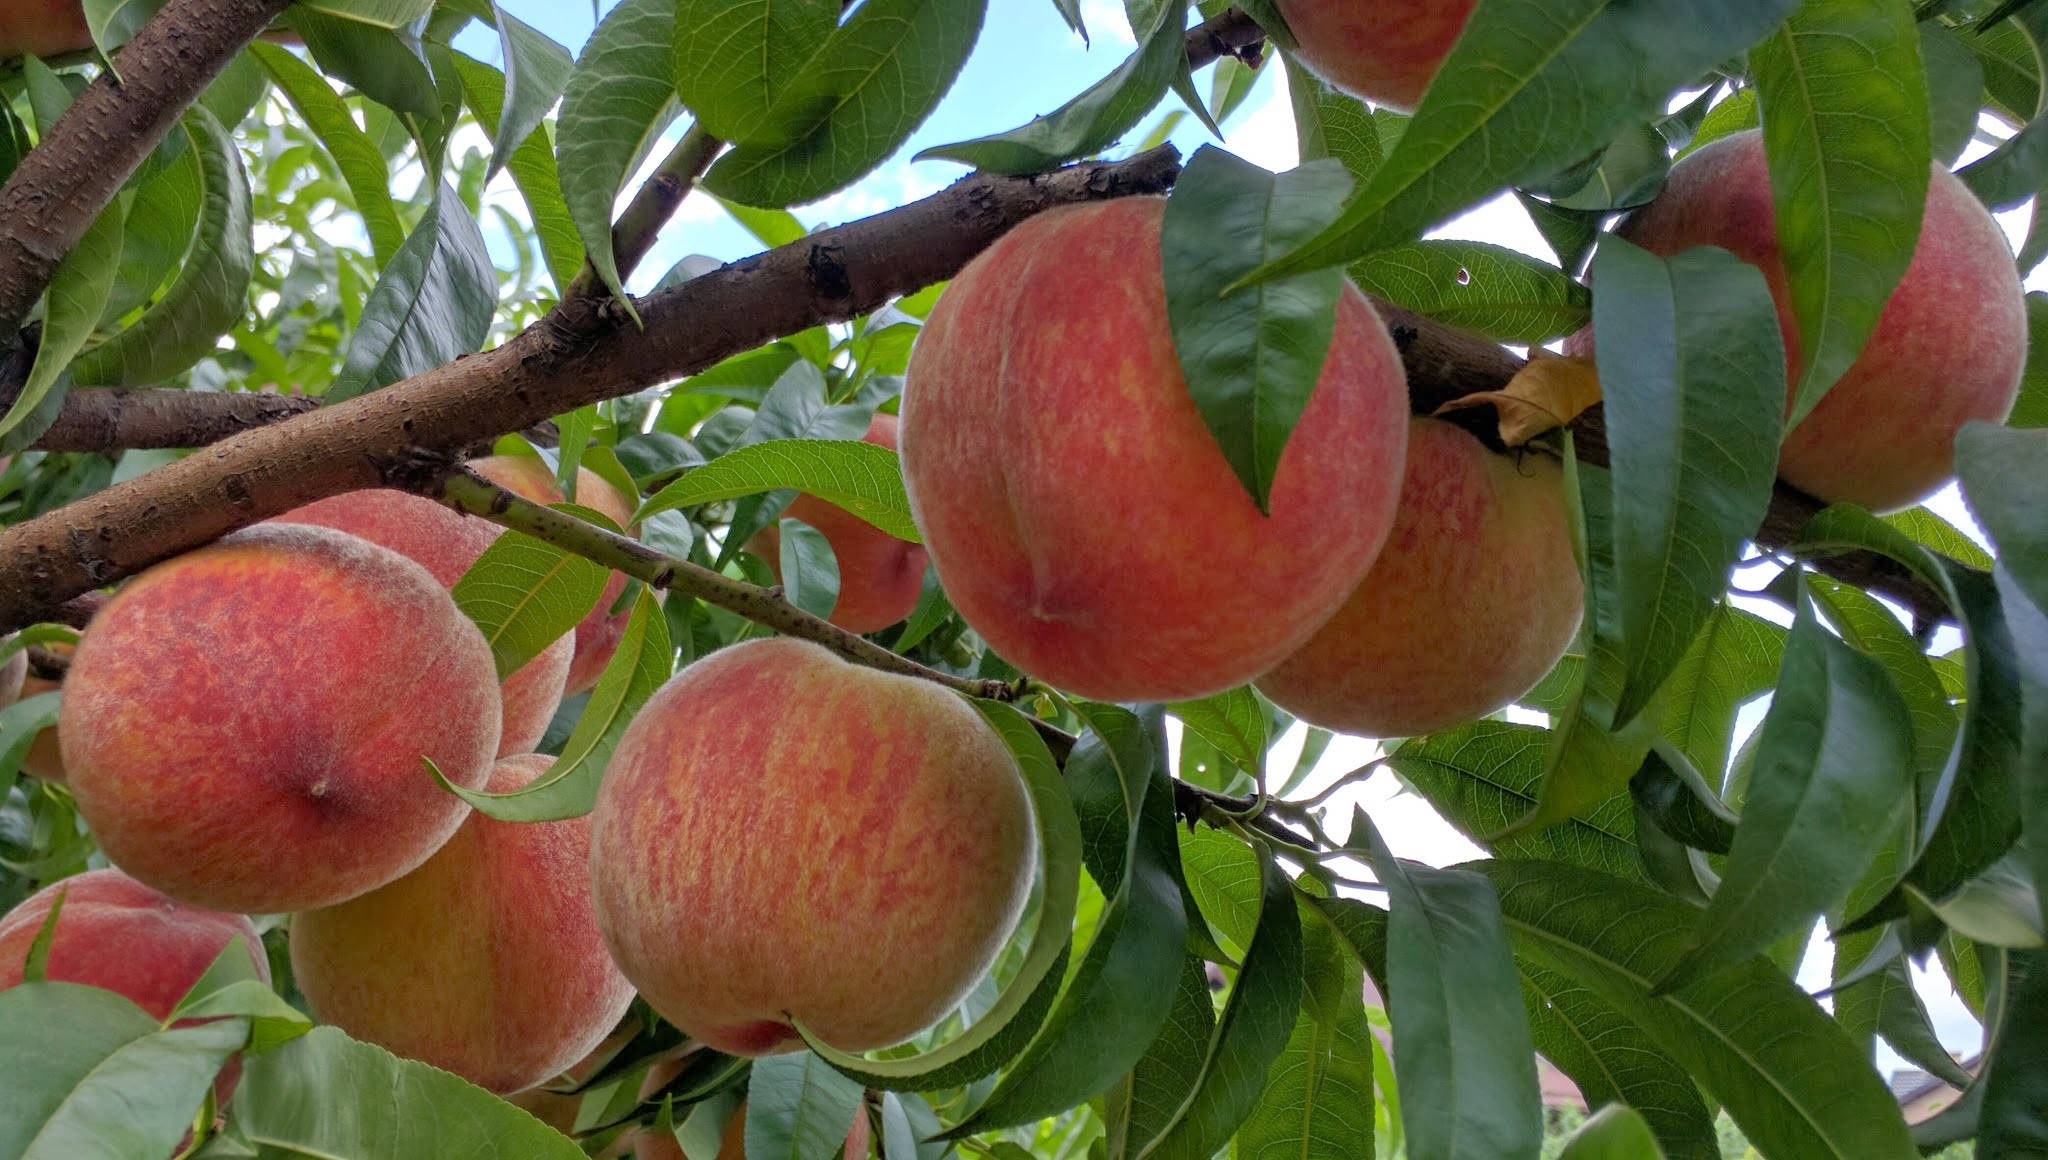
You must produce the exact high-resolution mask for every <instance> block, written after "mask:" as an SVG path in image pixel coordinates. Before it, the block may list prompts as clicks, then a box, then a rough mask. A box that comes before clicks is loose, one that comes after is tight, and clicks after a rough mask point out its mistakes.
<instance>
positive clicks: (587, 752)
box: [443, 588, 680, 822]
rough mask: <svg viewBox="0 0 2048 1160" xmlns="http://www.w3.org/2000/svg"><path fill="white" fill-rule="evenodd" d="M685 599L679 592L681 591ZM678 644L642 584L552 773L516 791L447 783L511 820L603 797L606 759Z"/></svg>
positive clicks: (577, 809) (571, 814)
mask: <svg viewBox="0 0 2048 1160" xmlns="http://www.w3.org/2000/svg"><path fill="white" fill-rule="evenodd" d="M678 599H680V598H678ZM674 658H675V649H674V647H673V646H672V645H671V644H670V643H669V635H668V622H667V620H666V619H665V618H664V617H663V616H662V613H661V605H660V604H659V602H657V601H656V600H655V599H654V594H653V592H652V591H650V590H648V589H646V588H642V589H641V590H640V594H639V595H638V596H636V597H635V598H634V600H633V614H632V616H631V617H629V618H628V619H627V621H626V631H625V633H624V634H623V635H621V636H620V637H619V647H618V651H617V652H615V653H613V654H612V659H611V661H610V663H608V664H606V665H605V668H604V675H603V676H601V677H599V678H598V681H597V688H595V689H593V690H592V691H591V693H590V700H589V701H588V702H586V703H585V704H584V706H583V715H582V716H581V717H578V718H577V719H576V728H575V729H574V730H572V731H571V732H570V733H569V740H568V741H567V742H565V743H564V744H563V746H562V753H561V756H560V757H558V758H557V759H556V760H555V763H554V765H552V766H550V767H548V770H547V772H545V773H543V774H541V775H540V776H539V777H537V778H534V779H533V780H532V781H531V782H528V783H527V784H526V785H523V786H521V787H519V788H518V789H516V790H513V791H512V792H511V793H502V794H494V793H485V792H483V791H481V790H473V789H465V788H463V787H461V786H457V785H454V784H452V783H449V782H443V788H445V789H448V790H451V791H453V792H454V793H455V794H456V795H457V796H458V797H460V798H462V799H463V800H464V801H466V802H468V803H469V804H470V805H472V806H475V807H476V808H477V810H478V811H480V812H481V813H483V814H485V815H487V816H489V817H493V818H497V819H499V820H501V821H507V822H552V821H558V820H560V819H562V818H580V817H582V816H583V815H584V814H587V813H589V812H590V811H591V809H592V808H593V807H594V806H596V804H597V787H598V782H599V780H600V779H601V778H602V777H603V776H604V769H605V763H606V762H608V761H610V760H611V756H612V751H613V750H614V749H616V748H618V744H619V738H620V737H621V736H623V735H624V734H625V732H626V726H628V725H630V724H632V721H633V717H634V715H635V714H637V713H639V712H640V707H641V706H642V705H645V704H646V703H647V698H649V697H651V696H653V695H654V691H655V690H656V689H659V688H661V686H662V685H663V684H665V683H666V682H667V681H668V679H669V676H670V675H671V673H672V672H673V666H674Z"/></svg>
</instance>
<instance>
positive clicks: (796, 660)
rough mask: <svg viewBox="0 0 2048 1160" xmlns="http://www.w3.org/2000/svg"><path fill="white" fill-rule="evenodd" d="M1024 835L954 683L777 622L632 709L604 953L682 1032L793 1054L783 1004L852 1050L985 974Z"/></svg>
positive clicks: (1014, 789)
mask: <svg viewBox="0 0 2048 1160" xmlns="http://www.w3.org/2000/svg"><path fill="white" fill-rule="evenodd" d="M763 706H770V707H779V708H774V709H772V711H769V712H763V711H762V707H763ZM1036 838H1037V834H1036V830H1035V828H1034V826H1033V822H1032V811H1031V804H1030V800H1029V798H1028V796H1027V794H1026V791H1025V788H1024V783H1023V779H1022V777H1021V776H1020V775H1019V773H1018V771H1017V766H1016V763H1015V762H1014V761H1013V760H1012V758H1011V757H1010V753H1009V750H1008V748H1007V747H1006V746H1005V745H1004V744H1003V742H1002V740H1001V739H1000V738H999V737H998V736H997V735H996V733H995V731H994V730H992V729H990V728H989V726H988V724H987V723H986V722H985V721H983V720H982V718H981V715H980V714H979V713H977V712H976V711H975V710H974V709H973V708H972V707H971V706H970V705H968V704H967V703H966V702H965V701H964V700H962V699H961V698H959V697H958V696H956V695H955V694H953V693H951V692H948V691H947V690H945V689H943V688H940V687H939V686H937V685H934V684H930V683H928V682H925V681H920V680H917V679H915V678H911V677H900V676H896V675H893V674H889V673H882V672H878V671H875V670H873V669H865V668H859V667H856V666H854V665H850V664H848V663H846V662H845V661H842V660H840V659H839V658H838V657H837V656H835V655H833V654H832V653H830V652H827V651H826V650H825V649H823V648H821V647H819V646H817V645H814V644H809V643H806V642H803V641H798V640H792V639H788V638H780V637H778V638H769V639H760V640H752V641H747V642H745V643H742V644H736V645H732V646H730V647H728V648H725V649H721V650H719V651H718V652H715V653H713V654H711V655H710V656H708V657H706V658H704V659H703V660H700V661H698V662H696V663H695V664H692V665H690V666H689V667H687V668H685V669H684V670H683V671H682V672H681V673H679V674H677V675H676V676H675V677H674V678H673V679H671V680H670V681H669V683H668V684H666V685H664V686H663V687H662V688H661V689H660V690H659V691H657V692H656V693H655V695H654V696H653V697H652V698H651V699H650V700H649V701H648V703H647V705H646V706H645V707H644V708H643V709H641V711H640V714H639V716H637V717H635V718H634V719H633V723H632V725H631V726H629V727H628V728H627V730H626V732H625V735H624V736H623V737H621V738H620V740H619V745H618V748H617V749H616V750H615V751H614V752H613V754H612V759H611V764H610V765H609V767H608V768H607V769H606V771H605V779H604V785H603V787H602V788H601V789H600V790H599V791H598V799H597V809H596V811H595V812H594V813H593V814H592V825H591V846H590V869H591V878H592V881H593V883H594V884H595V891H596V896H597V915H598V925H599V927H600V928H601V929H602V930H603V931H604V935H605V941H606V943H607V944H609V945H610V947H611V949H612V956H613V958H614V959H616V960H617V961H618V964H619V967H620V968H621V969H622V970H624V971H625V973H626V977H627V978H628V979H631V980H632V981H633V984H634V985H635V986H636V987H638V988H639V990H640V994H641V995H642V996H644V997H645V998H646V999H647V1001H648V1002H649V1003H650V1004H652V1005H653V1007H654V1009H655V1010H656V1011H658V1012H660V1013H661V1015H662V1016H663V1017H664V1018H666V1019H668V1020H669V1021H670V1022H671V1023H674V1024H675V1025H676V1026H677V1027H679V1028H681V1029H682V1030H683V1031H684V1032H685V1033H686V1034H688V1035H691V1036H693V1037H695V1038H697V1039H699V1040H701V1041H702V1042H704V1043H706V1044H708V1045H709V1046H711V1047H713V1048H716V1049H717V1050H720V1051H725V1052H729V1053H733V1054H738V1055H766V1054H769V1053H771V1052H779V1051H793V1050H797V1049H799V1048H800V1047H801V1046H802V1041H801V1040H800V1039H798V1038H797V1036H796V1033H795V1030H794V1028H793V1027H792V1026H791V1024H790V1019H791V1017H792V1016H793V1017H794V1018H796V1019H798V1020H801V1021H803V1022H804V1023H805V1024H806V1025H807V1026H809V1027H810V1028H811V1029H812V1030H813V1031H814V1032H815V1033H816V1034H817V1035H818V1036H819V1037H820V1038H821V1039H823V1040H824V1041H825V1042H827V1043H830V1044H832V1045H833V1046H835V1047H838V1048H841V1049H843V1050H847V1051H865V1050H869V1049H871V1048H879V1047H886V1046H889V1045H891V1044H895V1043H901V1042H903V1041H904V1040H906V1039H909V1038H910V1037H911V1036H913V1035H916V1034H917V1033H918V1032H920V1031H922V1030H924V1029H925V1028H927V1027H929V1026H931V1025H932V1024H933V1023H935V1022H937V1021H938V1020H939V1018H940V1017H942V1016H943V1015H945V1014H946V1012H948V1011H950V1010H952V1009H953V1008H954V1007H955V1006H956V1005H957V1004H958V1003H959V1002H960V1000H961V998H962V997H963V996H965V995H966V994H967V992H968V991H969V990H971V989H972V988H973V986H974V984H975V982H976V981H977V980H979V979H980V978H981V976H982V975H983V973H985V972H986V971H987V970H988V968H989V965H990V963H992V962H993V961H994V959H995V955H996V952H997V951H998V950H999V949H1000V948H1001V946H1002V944H1003V941H1004V940H1005V939H1006V938H1008V937H1009V935H1010V932H1011V930H1012V928H1013V927H1014V926H1015V925H1016V923H1017V919H1018V916H1019V914H1020V912H1021V911H1022V909H1023V906H1024V900H1025V897H1026V895H1027V894H1028V893H1029V891H1030V888H1031V882H1032V878H1033V876H1034V871H1035V866H1036V861H1037V841H1036ZM707 852H710V853H715V854H716V856H715V857H711V856H707Z"/></svg>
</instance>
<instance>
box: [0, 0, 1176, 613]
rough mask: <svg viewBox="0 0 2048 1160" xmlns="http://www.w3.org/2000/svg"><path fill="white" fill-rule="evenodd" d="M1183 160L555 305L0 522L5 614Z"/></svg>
mask: <svg viewBox="0 0 2048 1160" xmlns="http://www.w3.org/2000/svg"><path fill="white" fill-rule="evenodd" d="M206 2H213V0H206ZM1179 173H1180V163H1179V157H1178V154H1177V153H1176V152H1175V151H1174V150H1173V149H1172V148H1171V147H1163V148H1161V149H1155V150H1152V151H1149V152H1146V153H1142V154H1139V155H1138V156H1136V157H1133V158H1130V159H1128V160H1125V161H1119V162H1090V163H1086V164H1081V165H1074V166H1069V167H1067V168H1065V169H1061V170H1058V171H1056V172H1054V173H1050V174H1044V175H1040V176H1035V177H993V176H988V175H982V174H976V175H973V176H969V177H966V178H963V179H962V180H960V181H959V182H956V183H955V184H954V185H952V186H951V187H949V188H948V189H946V190H944V191H942V192H940V193H937V194H934V195H932V196H931V197H928V198H925V199H923V200H921V201H917V202H912V203H911V204H909V205H906V206H902V207H900V208H897V209H894V210H890V211H888V212H886V213H882V214H878V215H876V216H874V217H871V218H866V219H863V220H861V221H857V222H852V223H849V224H847V225H843V226H839V227H836V228H833V229H829V230H823V231H820V232H819V233H816V234H813V235H811V236H809V237H806V238H804V239H802V240H800V241H797V242H793V243H791V244H790V245H787V246H781V247H778V248H776V249H773V250H770V251H768V252H767V253H764V254H759V255H756V256H754V257H752V258H748V259H745V260H742V261H739V262H735V263H733V264H731V265H729V266H726V267H724V268H722V269H719V270H715V271H713V272H711V273H709V274H706V275H704V276H702V277H700V278H694V279H692V280H690V281H689V282H686V283H684V284H682V285H680V286H676V287H674V288H672V289H669V290H665V291H662V292H660V293H658V294H654V295H651V296H649V297H648V298H646V299H644V300H642V302H641V304H640V306H641V311H640V313H641V318H642V319H643V321H644V323H645V329H644V330H642V329H639V328H636V327H635V326H633V324H632V322H631V321H630V320H629V319H627V318H626V317H625V312H624V310H623V308H622V307H620V306H619V304H617V303H615V302H610V301H585V302H580V303H574V302H570V303H564V304H563V306H562V307H561V308H560V309H559V310H558V311H557V312H556V313H555V314H551V315H550V316H549V317H547V318H546V319H543V320H542V321H541V322H539V323H536V324H535V325H534V326H532V327H530V328H528V329H527V330H526V331H525V332H524V333H522V334H520V335H518V336H517V337H515V338H513V339H512V340H511V341H510V342H508V343H506V344H505V345H504V346H501V347H498V348H497V349H495V350H491V351H487V352H485V353H483V354H478V355H474V356H471V357H469V358H464V359H458V360H456V361H455V362H453V363H449V364H448V365H446V366H442V367H437V368H435V369H433V370H431V371H427V372H426V373H424V374H420V375H416V376H414V377H412V378H410V379H407V380H405V381H403V382H399V383H396V384H393V385H392V386H389V387H386V388H385V389H383V390H380V391H372V392H370V393H368V394H365V395H359V396H357V397H356V398H353V399H349V400H347V401H345V402H341V403H336V404H333V405H331V406H326V407H321V408H319V409H317V410H314V411H310V412H308V413H306V414H303V415H297V416H294V417H292V418H290V419H287V420H285V421H283V422H281V423H276V424H273V425H271V426H268V427H261V428H257V429H255V430H252V431H246V432H243V433H241V434H239V435H235V436H233V437H231V438H229V439H227V440H225V441H223V442H220V443H216V444H214V445H213V446H211V447H208V448H207V449H206V450H205V451H202V452H200V453H199V454H196V455H191V456H188V457H186V458H184V459H181V460H179V461H178V462H176V463H172V464H169V465H166V466H164V467H162V468H159V469H157V470H156V471H152V472H149V473H148V474H146V475H142V476H140V477H137V478H136V479H132V480H129V481H127V482H125V483H120V484H116V485H114V486H113V487H110V488H107V489H106V490H104V491H101V492H98V493H96V494H94V495H91V496H87V497H86V498H84V499H82V500H79V501H78V502H76V503H73V504H70V505H67V506H65V507H63V508H59V509H57V510H56V511H53V512H48V513H45V514H44V515H41V516H38V517H37V518H35V519H33V520H29V521H27V522H24V523H20V524H16V525H14V526H12V527H9V528H6V529H5V530H4V531H0V628H13V627H19V626H20V625H23V624H28V623H32V622H34V621H35V620H37V619H38V618H40V617H41V616H42V615H44V614H46V613H47V612H48V611H49V610H51V609H52V608H54V607H55V606H57V605H58V604H60V603H62V602H63V601H65V600H69V599H70V598H71V597H74V596H77V595H78V594H80V593H82V592H87V591H90V590H91V589H94V588H98V587H101V586H103V585H106V584H110V583H112V582H114V581H115V580H118V579H121V578H122V577H125V576H129V575H132V574H134V573H135V572H136V571H138V570H140V569H142V568H145V567H147V566H149V565H150V564H153V563H155V562H157V561H158V560H162V559H166V558H168V557H170V556H174V555H177V554H178V553H180V552H184V551H189V550H190V549H192V548H196V547H198V546H200V545H201V544H205V543H209V542H211V541H212V540H215V539H217V538H219V537H220V536H222V535H225V534H226V533H228V532H231V531H233V530H234V529H236V528H239V527H244V526H246V525H248V524H252V523H255V522H256V521H258V520H261V519H264V518H267V517H269V516H273V515H277V514H280V513H282V512H285V511H288V510H290V509H291V508H294V507H297V506H299V505H300V504H304V503H310V502H312V501H313V500H316V499H320V498H323V497H325V496H329V495H336V494H339V493H341V492H344V491H351V490H355V489H358V488H365V487H401V488H405V489H407V490H417V488H418V487H419V486H420V485H421V484H422V483H423V482H424V481H426V480H429V479H432V478H433V477H435V476H438V475H439V474H440V473H441V472H443V471H444V470H446V469H447V468H448V467H449V466H451V465H452V463H453V462H454V461H455V460H456V459H457V458H459V452H460V451H461V450H462V449H464V448H467V447H469V446H471V445H473V444H475V443H477V442H478V441H480V440H484V439H489V438H492V437H494V436H497V435H500V434H503V433H504V432H506V431H516V430H519V429H520V428H523V427H526V426H528V425H530V424H533V423H537V422H539V421H541V420H543V419H546V418H549V417H551V416H554V415H559V414H561V413H563V412H565V411H570V410H574V409H575V408H577V407H580V406H584V405H586V404H589V403H594V402H597V401H599V400H602V399H608V398H616V397H619V396H622V395H628V394H632V393H633V392H635V391H638V390H641V389H644V388H646V387H650V386H654V385H656V384H658V383H661V382H665V381H668V380H671V379H674V378H677V377H679V376H682V375H687V374H692V373H695V372H696V371H699V370H702V369H704V368H706V367H708V366H711V365H712V364H714V363H717V362H719V361H720V360H722V359H724V358H726V357H729V356H731V355H734V354H739V353H742V352H744V351H749V350H753V349H754V348H756V347H758V346H760V345H762V344H763V343H765V342H768V341H770V340H772V339H775V338H778V337H781V336H783V335H787V334H794V333H796V332H798V331H802V330H806V329H809V328H810V327H812V326H816V325H819V324H820V323H826V322H839V321H845V320H848V319H852V318H855V317H857V316H859V315H862V314H866V313H869V312H871V311H873V310H875V309H877V308H879V307H880V306H882V305H883V304H885V303H887V302H888V301H889V300H890V299H892V298H895V297H897V296H899V295H902V294H907V293H910V292H913V291H916V290H919V289H922V288H923V287H925V286H929V285H931V284H932V283H934V282H938V281H942V280H944V279H946V278H950V277H952V276H953V275H954V274H955V273H957V272H958V271H959V270H960V268H961V267H962V266H964V265H966V264H967V262H968V261H969V260H970V259H972V258H973V257H974V256H975V255H976V254H978V253H980V252H981V251H982V250H983V249H984V248H986V247H987V246H988V245H989V244H990V243H992V242H994V241H995V240H996V239H997V238H998V237H1000V236H1002V235H1003V234H1004V233H1005V232H1007V231H1008V230H1009V229H1010V228H1011V227H1013V226H1015V225H1017V224H1018V223H1019V222H1021V221H1024V220H1025V219H1027V218H1029V217H1031V216H1032V215H1034V214H1037V213H1040V212H1043V211H1044V210H1047V209H1051V208H1053V207H1055V206H1060V205H1069V204H1074V203H1077V202H1085V201H1095V200H1101V199H1105V198H1114V197H1124V196H1129V195H1132V194H1146V193H1163V192H1164V191H1165V190H1166V189H1168V188H1169V187H1170V186H1171V185H1172V184H1173V180H1174V178H1175V177H1177V176H1178V175H1179Z"/></svg>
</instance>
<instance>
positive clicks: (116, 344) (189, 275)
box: [71, 108, 256, 386]
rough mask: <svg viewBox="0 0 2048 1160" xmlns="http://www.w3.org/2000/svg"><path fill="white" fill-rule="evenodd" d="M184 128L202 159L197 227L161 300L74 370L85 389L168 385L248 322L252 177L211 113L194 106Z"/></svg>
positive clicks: (252, 258) (252, 260)
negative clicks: (237, 325) (244, 315)
mask: <svg viewBox="0 0 2048 1160" xmlns="http://www.w3.org/2000/svg"><path fill="white" fill-rule="evenodd" d="M181 123H182V124H183V126H184V130H185V133H186V135H187V136H188V137H190V139H191V143H192V149H193V151H194V153H195V154H196V155H197V157H198V159H199V176H200V186H201V190H202V201H201V204H200V210H199V219H198V228H197V229H195V230H194V231H193V234H192V239H191V245H190V246H189V247H188V248H187V249H186V251H185V261H184V264H183V265H182V266H181V267H180V268H179V270H178V276H177V278H176V279H174V280H173V281H172V282H171V284H170V287H169V288H168V289H166V290H165V291H164V293H163V296H162V297H161V298H159V299H157V301H156V302H155V303H154V304H153V305H151V306H150V308H149V309H148V310H146V311H144V312H143V315H142V317H141V318H140V319H138V320H137V321H136V323H135V325H133V326H131V327H129V328H128V329H126V330H124V331H122V332H121V333H120V334H117V335H115V336H114V337H113V338H111V339H109V340H107V341H106V342H104V343H102V344H100V345H99V346H97V347H94V348H93V349H92V350H89V351H87V352H86V353H85V354H83V355H81V356H79V358H78V361H76V362H74V363H72V364H71V375H72V377H73V378H74V379H76V380H77V381H78V382H79V383H80V384H81V385H86V386H138V385H141V384H145V383H159V382H162V381H163V380H164V379H168V378H170V377H172V376H174V375H177V374H179V373H181V372H183V371H185V370H186V369H187V368H189V367H191V365H192V364H193V363H195V362H198V361H199V360H200V359H201V358H202V357H204V356H205V355H207V354H209V353H211V352H212V351H213V349H214V346H215V344H216V343H217V342H218V340H219V339H220V336H221V335H223V334H225V333H227V331H228V329H229V328H230V327H232V326H233V325H235V322H236V321H237V320H238V319H240V318H241V316H242V310H243V307H244V305H245V303H246V302H247V299H248V297H249V278H250V273H251V271H252V270H253V268H254V265H255V260H256V259H255V251H254V249H253V248H252V244H253V243H252V241H251V234H250V230H251V228H252V224H251V218H250V210H249V176H248V174H247V173H246V172H244V171H243V169H242V156H241V153H240V152H239V151H237V150H236V148H235V143H234V139H233V138H232V137H230V136H229V135H228V131H227V130H226V129H224V128H222V127H221V124H220V122H219V121H218V120H216V119H215V118H214V115H213V114H212V113H209V112H207V111H206V110H205V109H204V108H195V109H192V110H190V111H188V112H187V113H186V114H185V116H184V119H183V121H182V122H181Z"/></svg>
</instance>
